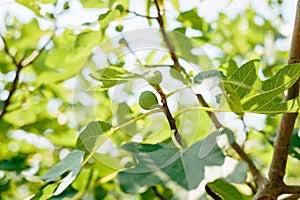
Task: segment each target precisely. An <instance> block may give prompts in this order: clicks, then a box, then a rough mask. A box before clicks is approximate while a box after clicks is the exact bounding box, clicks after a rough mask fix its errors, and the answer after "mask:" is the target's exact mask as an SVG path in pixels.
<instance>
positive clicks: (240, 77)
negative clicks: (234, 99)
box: [228, 60, 261, 99]
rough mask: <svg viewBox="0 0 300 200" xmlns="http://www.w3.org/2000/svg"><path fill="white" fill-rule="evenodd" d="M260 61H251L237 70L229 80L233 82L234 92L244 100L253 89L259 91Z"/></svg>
mask: <svg viewBox="0 0 300 200" xmlns="http://www.w3.org/2000/svg"><path fill="white" fill-rule="evenodd" d="M258 65H259V60H251V61H249V62H247V63H245V64H243V65H242V66H241V67H240V68H239V69H238V70H236V71H235V72H234V73H233V74H232V75H231V76H230V77H229V78H228V80H230V81H232V82H233V84H231V85H232V87H233V89H234V91H235V92H236V93H237V94H238V95H239V97H240V98H241V99H242V98H244V97H245V96H246V95H248V94H249V93H250V92H251V88H253V89H254V90H258V89H259V88H260V84H261V81H260V79H259V78H258V76H257V71H258Z"/></svg>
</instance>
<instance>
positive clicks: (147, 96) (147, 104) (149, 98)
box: [139, 91, 158, 110]
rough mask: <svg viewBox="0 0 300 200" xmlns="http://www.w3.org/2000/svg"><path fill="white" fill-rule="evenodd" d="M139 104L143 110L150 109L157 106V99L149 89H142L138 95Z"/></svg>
mask: <svg viewBox="0 0 300 200" xmlns="http://www.w3.org/2000/svg"><path fill="white" fill-rule="evenodd" d="M139 104H140V106H141V107H142V108H143V109H145V110H151V109H153V108H155V107H157V106H158V100H157V98H156V96H155V94H153V92H150V91H144V92H142V94H141V95H140V97H139Z"/></svg>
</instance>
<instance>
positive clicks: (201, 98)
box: [196, 94, 223, 129]
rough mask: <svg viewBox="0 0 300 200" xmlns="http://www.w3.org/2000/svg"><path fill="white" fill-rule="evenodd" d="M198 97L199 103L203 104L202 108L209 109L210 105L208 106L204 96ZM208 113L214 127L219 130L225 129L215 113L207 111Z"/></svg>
mask: <svg viewBox="0 0 300 200" xmlns="http://www.w3.org/2000/svg"><path fill="white" fill-rule="evenodd" d="M196 96H197V99H198V101H199V102H200V103H201V104H202V106H204V107H207V108H209V105H208V104H207V102H206V101H205V99H204V98H203V96H202V95H201V94H196ZM206 112H207V114H208V115H209V117H210V119H211V120H212V122H213V123H214V125H215V127H216V128H217V129H219V128H222V127H223V125H222V124H221V123H220V122H219V120H218V118H217V116H216V114H215V113H213V112H210V111H206Z"/></svg>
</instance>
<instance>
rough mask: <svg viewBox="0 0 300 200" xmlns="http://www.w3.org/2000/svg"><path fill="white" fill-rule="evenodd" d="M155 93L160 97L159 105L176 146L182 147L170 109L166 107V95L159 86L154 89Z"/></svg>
mask: <svg viewBox="0 0 300 200" xmlns="http://www.w3.org/2000/svg"><path fill="white" fill-rule="evenodd" d="M156 91H157V93H158V94H159V95H160V98H161V103H162V104H163V107H162V109H163V111H164V113H165V115H166V117H167V119H168V122H169V125H170V128H171V130H174V137H175V139H176V141H177V142H178V144H179V145H180V146H182V142H181V136H180V134H179V131H178V129H177V126H176V121H175V119H174V118H173V116H172V114H171V112H170V109H169V106H168V103H167V99H166V94H165V93H164V92H163V90H162V89H161V87H159V86H158V87H157V88H156Z"/></svg>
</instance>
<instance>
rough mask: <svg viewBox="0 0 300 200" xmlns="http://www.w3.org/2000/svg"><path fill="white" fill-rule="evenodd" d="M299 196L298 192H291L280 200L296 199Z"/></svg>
mask: <svg viewBox="0 0 300 200" xmlns="http://www.w3.org/2000/svg"><path fill="white" fill-rule="evenodd" d="M299 197H300V194H292V195H290V196H288V197H285V198H284V199H282V200H298V199H299Z"/></svg>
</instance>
